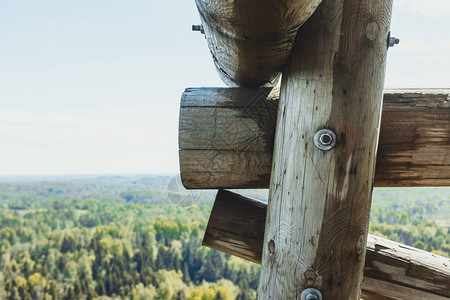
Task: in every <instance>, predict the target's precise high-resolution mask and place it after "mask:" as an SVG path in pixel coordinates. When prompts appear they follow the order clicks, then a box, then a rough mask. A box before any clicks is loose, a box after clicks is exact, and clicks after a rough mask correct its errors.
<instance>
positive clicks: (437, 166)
mask: <svg viewBox="0 0 450 300" xmlns="http://www.w3.org/2000/svg"><path fill="white" fill-rule="evenodd" d="M278 101H279V88H273V89H272V90H270V89H268V88H264V89H249V88H189V89H186V90H185V92H184V93H183V95H182V98H181V109H180V127H179V128H180V130H179V147H180V169H181V175H182V180H183V184H184V185H185V187H186V188H190V189H208V188H268V187H269V181H270V172H271V166H272V153H273V139H274V135H275V123H276V114H277V109H278ZM375 171H376V172H375V186H377V187H388V186H390V187H392V186H450V89H447V90H442V89H441V90H439V89H408V90H405V89H390V90H386V91H385V92H384V103H383V112H382V118H381V130H380V139H379V146H378V154H377V166H376V170H375Z"/></svg>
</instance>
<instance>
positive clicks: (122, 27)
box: [0, 0, 450, 176]
mask: <svg viewBox="0 0 450 300" xmlns="http://www.w3.org/2000/svg"><path fill="white" fill-rule="evenodd" d="M198 23H199V17H198V14H197V11H196V8H195V4H194V1H193V0H188V1H187V0H178V1H173V0H172V1H170V0H166V1H155V0H122V1H119V0H108V1H106V0H77V1H74V0H73V1H69V0H65V1H61V0H52V1H50V0H41V1H36V0H14V1H12V0H9V1H8V0H0V175H3V176H5V175H6V176H7V175H33V174H99V173H101V174H108V173H116V174H117V173H161V172H164V173H167V172H178V156H177V152H178V145H177V127H178V107H179V99H180V96H181V93H182V91H183V90H184V88H186V87H193V86H223V83H222V82H221V81H220V79H219V77H218V76H217V74H216V72H215V70H214V66H213V62H212V59H211V57H210V54H209V51H208V48H207V45H206V41H205V39H204V37H203V36H202V35H201V34H199V33H197V32H192V31H191V25H192V24H198ZM391 29H392V33H393V35H395V36H396V37H398V38H400V39H401V43H400V45H397V46H395V47H394V48H392V49H391V50H389V57H388V67H387V77H386V87H450V71H449V70H450V54H449V53H450V33H449V31H450V1H448V0H428V1H421V0H409V1H408V0H394V14H393V20H392V26H391Z"/></svg>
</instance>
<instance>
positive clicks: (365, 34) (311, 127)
mask: <svg viewBox="0 0 450 300" xmlns="http://www.w3.org/2000/svg"><path fill="white" fill-rule="evenodd" d="M391 10H392V0H381V1H371V0H324V1H323V2H322V4H321V6H320V7H319V8H318V9H317V11H316V13H315V14H314V15H313V16H312V17H311V18H310V19H309V20H308V21H307V22H306V23H305V24H304V25H303V26H302V27H301V29H300V30H299V33H298V34H297V37H296V40H295V45H294V48H293V50H292V53H291V57H290V60H289V62H288V64H287V66H286V68H285V70H284V72H283V78H282V82H281V91H280V103H279V111H278V117H277V125H276V133H275V143H274V153H273V161H272V173H271V182H270V189H269V204H268V209H267V217H266V227H265V233H264V243H263V255H262V260H261V271H260V280H259V290H258V299H298V297H299V295H300V293H301V292H302V291H303V290H305V289H306V288H316V289H318V290H320V291H321V293H322V295H323V298H324V299H360V294H361V285H362V279H363V268H364V260H365V254H366V252H365V248H366V241H367V230H368V224H369V211H370V203H371V197H372V189H373V182H374V174H375V158H376V151H377V145H378V136H379V125H380V119H381V110H382V100H383V99H382V98H383V84H384V72H385V62H386V52H387V46H386V40H387V37H388V31H389V26H390V19H391ZM323 128H328V129H331V130H333V131H334V132H335V133H336V137H337V138H336V147H334V148H333V149H332V150H330V151H327V152H324V151H322V150H319V149H318V148H317V147H315V146H314V143H313V137H314V134H315V133H316V132H317V131H318V130H319V129H323Z"/></svg>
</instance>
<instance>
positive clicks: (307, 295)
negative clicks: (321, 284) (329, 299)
mask: <svg viewBox="0 0 450 300" xmlns="http://www.w3.org/2000/svg"><path fill="white" fill-rule="evenodd" d="M300 299H301V300H322V293H321V292H320V291H319V290H317V289H314V288H307V289H304V290H303V291H302V293H301V294H300Z"/></svg>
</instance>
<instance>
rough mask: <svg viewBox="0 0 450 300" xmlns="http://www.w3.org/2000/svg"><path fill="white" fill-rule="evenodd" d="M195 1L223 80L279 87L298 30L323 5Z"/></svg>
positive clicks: (310, 0) (314, 0)
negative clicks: (283, 68)
mask: <svg viewBox="0 0 450 300" xmlns="http://www.w3.org/2000/svg"><path fill="white" fill-rule="evenodd" d="M195 2H196V4H197V8H198V11H199V14H200V18H201V20H202V24H203V28H204V33H205V37H206V40H207V42H208V47H209V49H210V51H211V55H212V57H213V61H214V64H215V66H216V69H217V72H218V73H219V75H220V77H221V78H222V80H223V81H224V82H225V83H226V84H227V85H228V86H251V87H260V86H262V85H267V84H268V85H273V84H274V83H276V81H277V79H278V77H279V75H280V72H281V68H282V67H283V66H284V64H285V63H286V60H287V58H288V56H289V53H290V51H291V48H292V44H293V41H294V38H295V35H296V34H297V31H298V29H299V27H300V26H301V25H302V24H303V23H304V22H305V21H306V20H307V19H308V18H309V17H310V16H311V14H312V13H313V12H314V11H315V9H316V7H317V6H318V5H319V3H320V2H321V0H285V1H282V2H280V1H278V0H242V1H222V0H196V1H195ZM255 12H257V13H255Z"/></svg>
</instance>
